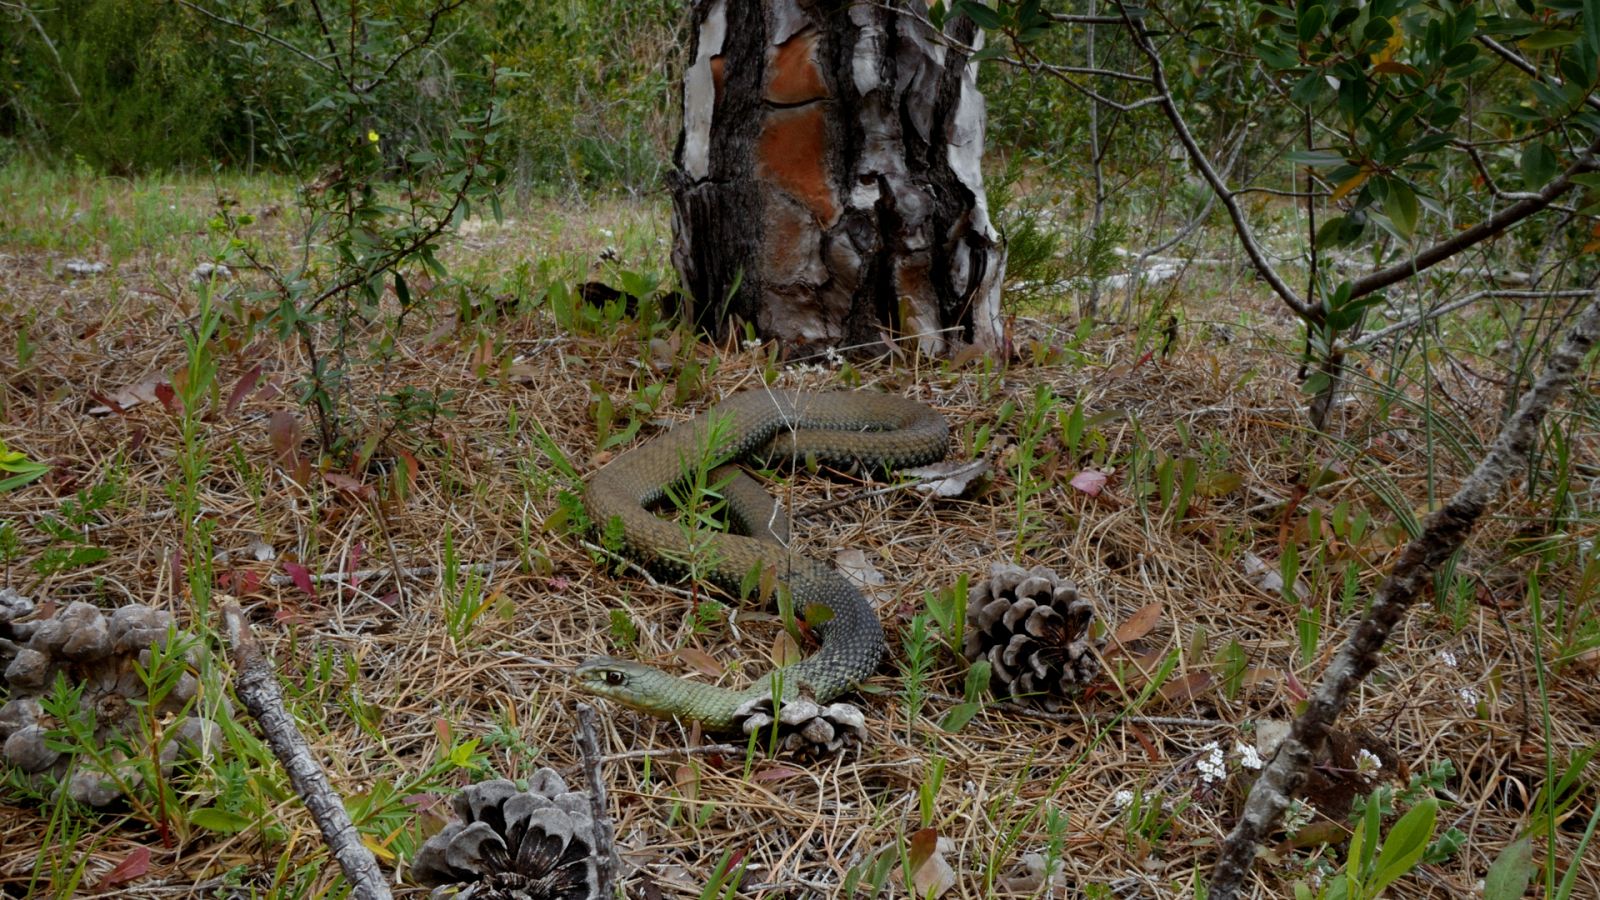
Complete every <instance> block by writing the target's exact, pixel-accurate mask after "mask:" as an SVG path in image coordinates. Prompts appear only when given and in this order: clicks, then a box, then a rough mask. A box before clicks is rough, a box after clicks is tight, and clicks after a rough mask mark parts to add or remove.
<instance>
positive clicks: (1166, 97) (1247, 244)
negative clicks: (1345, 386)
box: [1117, 0, 1321, 320]
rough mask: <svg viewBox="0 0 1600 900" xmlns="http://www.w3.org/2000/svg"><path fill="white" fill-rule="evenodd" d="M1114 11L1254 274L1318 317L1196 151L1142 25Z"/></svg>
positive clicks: (1122, 5) (1307, 316) (1120, 4)
mask: <svg viewBox="0 0 1600 900" xmlns="http://www.w3.org/2000/svg"><path fill="white" fill-rule="evenodd" d="M1117 9H1118V10H1119V11H1120V12H1121V13H1122V22H1123V25H1124V26H1126V27H1127V29H1128V34H1129V35H1130V36H1131V37H1132V38H1133V42H1134V45H1135V46H1137V47H1138V48H1139V51H1140V52H1141V53H1143V54H1144V55H1145V58H1146V59H1147V60H1149V61H1150V73H1151V78H1152V81H1153V82H1154V84H1155V89H1156V101H1157V102H1158V103H1159V104H1160V106H1161V110H1162V111H1163V112H1164V113H1166V115H1167V121H1168V122H1170V123H1172V129H1173V131H1175V132H1176V133H1177V136H1178V141H1179V143H1181V144H1183V149H1184V150H1185V151H1186V152H1187V153H1188V154H1189V161H1190V162H1191V163H1193V164H1194V167H1195V168H1196V169H1197V170H1199V172H1200V177H1202V178H1204V179H1205V180H1206V184H1209V185H1210V186H1211V190H1212V191H1213V192H1214V193H1215V194H1216V195H1217V198H1218V199H1219V200H1221V201H1222V205H1223V207H1224V208H1225V209H1227V211H1228V218H1230V219H1232V220H1233V230H1234V232H1235V233H1236V234H1237V235H1238V236H1239V242H1240V243H1241V244H1243V245H1244V252H1245V254H1246V255H1248V256H1249V257H1250V262H1251V263H1252V264H1253V265H1254V266H1255V269H1256V272H1257V273H1258V274H1260V275H1261V278H1262V280H1264V281H1265V282H1266V283H1267V284H1268V285H1270V286H1271V287H1272V289H1273V291H1275V292H1276V293H1277V295H1278V296H1279V297H1280V298H1282V300H1283V302H1284V303H1286V304H1288V306H1289V308H1290V309H1292V310H1294V311H1295V312H1296V313H1297V314H1299V316H1300V317H1301V318H1302V319H1306V320H1312V319H1314V318H1315V317H1317V316H1319V315H1320V314H1321V309H1320V307H1317V306H1313V305H1312V304H1310V303H1308V302H1306V301H1305V300H1302V299H1301V298H1300V295H1299V294H1296V293H1295V291H1294V288H1292V287H1290V286H1289V283H1288V282H1286V281H1284V280H1283V276H1281V275H1279V274H1278V270H1277V269H1276V268H1274V267H1273V265H1272V261H1271V260H1269V259H1268V258H1267V253H1266V251H1265V250H1263V249H1262V247H1261V245H1260V243H1258V242H1257V241H1256V237H1255V233H1254V232H1253V231H1252V230H1251V229H1250V222H1249V220H1248V219H1246V218H1245V214H1244V209H1243V208H1241V207H1240V206H1239V202H1238V200H1237V199H1235V195H1234V193H1233V191H1232V190H1230V189H1229V188H1228V185H1227V183H1226V182H1224V181H1223V180H1222V176H1220V175H1218V174H1217V170H1216V167H1214V166H1212V165H1211V160H1209V159H1207V158H1206V155H1205V152H1204V151H1203V150H1201V149H1200V144H1199V143H1198V142H1196V141H1195V138H1194V134H1193V133H1192V132H1191V131H1190V130H1189V123H1188V122H1186V121H1184V118H1183V114H1182V113H1181V112H1179V111H1178V104H1177V102H1176V101H1174V100H1173V99H1172V90H1171V89H1170V88H1169V87H1168V86H1167V72H1166V67H1165V66H1163V65H1162V63H1161V54H1160V53H1159V52H1157V51H1156V48H1155V45H1154V44H1152V43H1151V42H1150V35H1149V32H1147V31H1146V30H1145V27H1144V23H1143V22H1141V21H1139V20H1138V19H1136V18H1134V16H1133V14H1132V13H1130V12H1129V11H1128V8H1127V5H1126V4H1125V3H1123V2H1122V0H1117Z"/></svg>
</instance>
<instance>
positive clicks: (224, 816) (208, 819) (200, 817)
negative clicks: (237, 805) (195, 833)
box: [189, 806, 250, 834]
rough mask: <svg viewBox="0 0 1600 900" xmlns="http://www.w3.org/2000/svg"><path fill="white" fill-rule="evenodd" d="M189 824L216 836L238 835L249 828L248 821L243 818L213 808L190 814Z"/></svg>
mask: <svg viewBox="0 0 1600 900" xmlns="http://www.w3.org/2000/svg"><path fill="white" fill-rule="evenodd" d="M189 823H190V824H192V825H198V826H200V827H201V828H204V829H205V830H207V831H215V832H216V833H218V834H238V833H239V832H241V831H244V830H245V829H246V828H249V827H250V820H249V819H247V818H245V817H244V816H241V815H239V814H238V813H233V812H228V811H227V810H222V809H217V808H216V807H214V806H208V807H206V808H205V809H197V810H195V811H194V812H192V813H190V814H189Z"/></svg>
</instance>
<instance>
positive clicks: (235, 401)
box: [223, 363, 261, 416]
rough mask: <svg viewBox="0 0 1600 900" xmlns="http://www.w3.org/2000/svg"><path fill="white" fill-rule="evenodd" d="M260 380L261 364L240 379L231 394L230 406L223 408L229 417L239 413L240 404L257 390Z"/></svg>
mask: <svg viewBox="0 0 1600 900" xmlns="http://www.w3.org/2000/svg"><path fill="white" fill-rule="evenodd" d="M260 380H261V364H260V363H257V364H256V365H255V366H253V367H252V368H251V369H250V371H248V372H246V373H244V375H243V376H242V377H241V378H240V379H239V383H238V384H235V385H234V386H233V390H232V391H231V392H229V394H228V404H227V405H226V406H224V407H223V409H224V410H225V411H226V412H227V414H228V415H230V416H231V415H233V414H234V413H235V412H238V410H239V404H240V403H243V402H244V398H246V397H248V396H250V392H251V391H253V390H255V389H256V384H257V382H259V381H260Z"/></svg>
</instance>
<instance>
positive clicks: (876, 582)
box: [833, 549, 892, 602]
mask: <svg viewBox="0 0 1600 900" xmlns="http://www.w3.org/2000/svg"><path fill="white" fill-rule="evenodd" d="M833 564H834V565H835V566H837V567H838V569H839V574H841V575H843V576H844V577H845V578H848V579H849V580H850V583H851V584H854V585H855V586H856V587H858V588H860V589H861V592H862V593H863V594H866V595H867V596H868V597H870V598H871V599H873V600H876V601H880V602H882V601H887V600H890V599H892V597H891V592H890V591H887V590H885V589H884V585H885V584H887V583H888V582H887V581H886V579H884V577H883V573H882V572H879V571H878V569H877V567H876V566H874V565H873V564H872V561H871V560H869V559H867V554H866V553H865V552H863V551H861V550H859V549H852V550H841V551H839V552H838V553H836V554H834V556H833Z"/></svg>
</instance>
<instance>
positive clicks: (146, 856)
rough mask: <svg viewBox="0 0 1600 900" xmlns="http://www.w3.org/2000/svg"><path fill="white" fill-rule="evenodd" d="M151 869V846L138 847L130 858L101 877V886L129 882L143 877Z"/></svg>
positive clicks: (130, 854)
mask: <svg viewBox="0 0 1600 900" xmlns="http://www.w3.org/2000/svg"><path fill="white" fill-rule="evenodd" d="M149 871H150V848H149V847H136V848H134V851H133V852H132V853H129V854H128V858H127V859H124V860H123V861H122V862H119V863H117V866H116V868H114V869H112V870H111V871H109V872H107V873H106V876H105V877H104V878H102V879H100V887H116V886H117V885H119V884H127V883H128V882H130V881H133V880H134V879H136V878H143V877H144V876H145V875H146V874H147V873H148V872H149Z"/></svg>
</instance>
